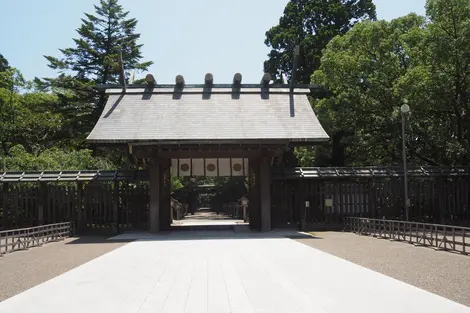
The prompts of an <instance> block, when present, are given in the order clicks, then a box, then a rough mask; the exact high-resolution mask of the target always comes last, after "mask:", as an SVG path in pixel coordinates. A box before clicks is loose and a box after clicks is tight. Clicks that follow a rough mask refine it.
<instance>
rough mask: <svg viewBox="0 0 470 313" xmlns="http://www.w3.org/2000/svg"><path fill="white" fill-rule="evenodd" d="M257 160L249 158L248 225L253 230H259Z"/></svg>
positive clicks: (259, 211)
mask: <svg viewBox="0 0 470 313" xmlns="http://www.w3.org/2000/svg"><path fill="white" fill-rule="evenodd" d="M259 173H260V171H259V160H258V159H250V160H249V189H250V194H249V200H250V202H249V203H248V211H249V212H248V214H249V219H250V227H251V228H252V229H254V230H261V207H260V195H261V193H260V181H259V179H260V175H259Z"/></svg>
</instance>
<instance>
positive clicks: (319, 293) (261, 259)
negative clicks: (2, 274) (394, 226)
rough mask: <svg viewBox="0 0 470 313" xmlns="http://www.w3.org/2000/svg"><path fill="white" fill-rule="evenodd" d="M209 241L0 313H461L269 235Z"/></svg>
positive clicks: (132, 262)
mask: <svg viewBox="0 0 470 313" xmlns="http://www.w3.org/2000/svg"><path fill="white" fill-rule="evenodd" d="M210 234H211V235H212V236H214V235H216V237H217V238H212V239H209V238H207V237H205V236H206V235H207V233H192V232H180V233H177V234H173V235H167V236H159V237H152V236H147V237H142V238H144V239H141V240H138V241H135V242H132V243H130V244H127V245H126V246H124V247H121V248H119V249H117V250H114V251H112V252H110V253H108V254H106V255H104V256H102V257H99V258H97V259H95V260H93V261H91V262H89V263H86V264H84V265H82V266H80V267H78V268H76V269H74V270H72V271H70V272H67V273H65V274H63V275H61V276H58V277H56V278H54V279H52V280H50V281H48V282H46V283H43V284H41V285H39V286H37V287H35V288H32V289H30V290H28V291H26V292H23V293H21V294H19V295H17V296H15V297H13V298H10V299H8V300H6V301H4V302H1V303H0V312H2V313H3V312H8V313H10V312H15V313H27V312H28V313H29V312H31V313H41V312H44V313H56V312H61V313H72V312H77V313H78V312H80V313H83V312H86V313H92V312H100V313H105V312H113V313H121V312H123V313H124V312H125V313H130V312H132V313H137V312H139V313H150V312H152V313H156V312H171V313H179V312H211V313H212V312H214V313H225V312H241V313H250V312H266V313H277V312H283V313H296V312H318V313H323V312H330V313H349V312H359V313H368V312H371V313H372V312H373V313H377V312H382V313H388V312H390V313H392V312H393V313H400V312H413V313H420V312H423V313H447V312H449V313H450V312H452V313H460V312H470V308H468V307H465V306H462V305H459V304H457V303H455V302H452V301H450V300H447V299H444V298H441V297H439V296H436V295H434V294H431V293H429V292H426V291H423V290H421V289H418V288H415V287H412V286H410V285H407V284H405V283H402V282H400V281H397V280H394V279H392V278H389V277H387V276H384V275H381V274H378V273H376V272H373V271H371V270H368V269H365V268H363V267H360V266H358V265H355V264H353V263H350V262H347V261H345V260H342V259H339V258H336V257H334V256H331V255H329V254H326V253H324V252H321V251H319V250H315V249H312V248H310V247H308V246H305V245H303V244H300V243H298V242H296V241H294V240H291V239H287V238H283V237H280V236H279V235H274V234H273V235H272V236H271V238H262V237H261V235H257V236H255V235H250V234H234V233H233V232H217V233H215V232H211V233H210ZM188 237H193V238H194V237H199V238H196V239H192V240H188ZM312 240H321V239H312ZM351 249H354V247H351ZM0 283H1V282H0Z"/></svg>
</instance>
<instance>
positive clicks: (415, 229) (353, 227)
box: [343, 217, 470, 255]
mask: <svg viewBox="0 0 470 313" xmlns="http://www.w3.org/2000/svg"><path fill="white" fill-rule="evenodd" d="M343 231H350V232H353V233H356V234H358V235H366V236H373V237H376V238H379V239H390V240H394V241H404V242H408V243H410V244H413V245H416V246H428V247H433V248H434V249H436V250H446V251H453V252H458V253H461V254H465V255H467V254H468V253H469V252H470V228H468V227H459V226H452V225H443V224H428V223H418V222H408V221H400V220H385V219H372V218H360V217H345V218H344V229H343Z"/></svg>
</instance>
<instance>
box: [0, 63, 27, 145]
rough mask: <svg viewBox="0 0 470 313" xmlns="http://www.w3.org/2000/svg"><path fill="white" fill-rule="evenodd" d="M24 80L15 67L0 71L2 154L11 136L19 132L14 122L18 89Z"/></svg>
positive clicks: (16, 114)
mask: <svg viewBox="0 0 470 313" xmlns="http://www.w3.org/2000/svg"><path fill="white" fill-rule="evenodd" d="M25 85H26V82H25V80H24V78H23V76H22V75H21V73H20V72H19V71H18V70H17V69H15V68H11V67H9V68H6V69H5V70H4V71H2V72H0V146H1V150H2V152H3V154H7V153H8V150H9V147H10V144H11V142H12V138H13V137H14V136H15V135H17V134H18V133H20V132H21V129H19V128H18V125H17V123H16V121H17V118H18V115H19V110H20V99H21V95H20V94H19V93H18V91H19V89H21V88H23V87H25Z"/></svg>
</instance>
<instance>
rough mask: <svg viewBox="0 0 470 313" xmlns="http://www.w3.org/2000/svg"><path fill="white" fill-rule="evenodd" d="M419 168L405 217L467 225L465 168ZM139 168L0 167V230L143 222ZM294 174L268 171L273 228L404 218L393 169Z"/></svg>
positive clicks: (144, 187) (469, 204) (469, 200)
mask: <svg viewBox="0 0 470 313" xmlns="http://www.w3.org/2000/svg"><path fill="white" fill-rule="evenodd" d="M419 171H420V172H418V170H410V173H411V174H412V175H411V174H410V178H409V199H410V209H409V216H410V220H411V221H416V222H432V223H441V224H452V225H470V193H469V189H470V180H469V179H470V175H469V171H468V169H463V170H462V171H456V170H448V171H446V172H444V171H443V170H442V169H441V168H438V169H434V172H431V171H430V170H428V171H424V170H423V169H421V170H419ZM436 171H440V174H439V173H437V174H436ZM299 173H300V174H299ZM312 173H313V174H312ZM364 173H365V174H364ZM377 173H379V174H377ZM413 173H414V174H413ZM418 173H419V174H418ZM429 173H431V174H429ZM432 173H434V174H432ZM124 174H125V175H124ZM137 174H138V175H137ZM144 174H145V172H144V171H140V172H139V171H138V172H136V173H132V172H129V173H127V172H119V171H115V172H98V173H96V172H93V173H85V172H84V173H82V172H74V173H65V174H64V173H62V172H60V173H55V174H54V175H55V176H54V177H53V178H51V177H50V175H52V174H48V173H40V174H38V173H36V174H34V175H35V177H34V182H32V181H33V178H31V175H32V174H28V173H26V174H25V173H13V174H8V173H6V174H3V176H2V175H0V186H1V189H0V230H2V229H14V228H22V227H31V226H37V225H44V224H52V223H59V222H68V221H71V222H73V223H74V227H76V228H77V230H78V231H86V230H91V229H95V230H111V231H113V232H115V231H117V230H118V229H148V203H149V186H148V175H144ZM294 174H295V175H291V176H286V175H284V176H283V175H278V174H274V175H273V180H272V185H271V195H272V196H271V197H272V198H271V205H272V214H271V216H272V226H273V227H275V228H281V227H286V226H293V227H297V226H299V224H300V223H301V221H305V222H306V223H307V224H338V223H341V222H342V221H343V218H344V217H348V216H356V217H368V218H380V219H384V218H385V219H401V220H403V219H405V210H404V196H403V179H402V176H401V175H400V174H397V173H396V172H395V173H394V172H387V171H385V170H382V169H380V170H379V169H371V168H369V169H354V171H351V169H295V172H294ZM307 174H308V175H307ZM48 175H49V176H48ZM80 175H81V176H80ZM82 178H83V179H88V180H87V181H81V180H80V179H82ZM100 178H102V180H101V181H100ZM44 179H51V181H52V180H54V181H56V182H44V181H43V180H44ZM61 179H63V180H64V181H61ZM137 179H138V180H137ZM306 201H308V202H309V207H306ZM253 203H254V202H252V203H251V204H252V205H253ZM254 205H256V203H254ZM250 210H252V208H250V207H248V214H249V211H250ZM253 212H255V211H252V213H253ZM178 217H181V216H175V218H178Z"/></svg>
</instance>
